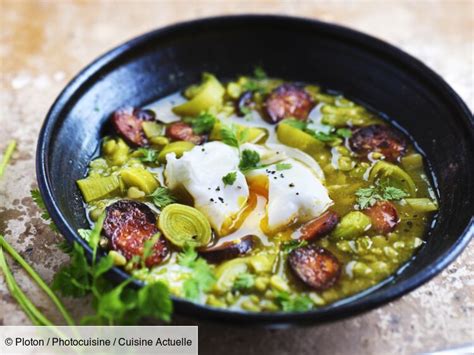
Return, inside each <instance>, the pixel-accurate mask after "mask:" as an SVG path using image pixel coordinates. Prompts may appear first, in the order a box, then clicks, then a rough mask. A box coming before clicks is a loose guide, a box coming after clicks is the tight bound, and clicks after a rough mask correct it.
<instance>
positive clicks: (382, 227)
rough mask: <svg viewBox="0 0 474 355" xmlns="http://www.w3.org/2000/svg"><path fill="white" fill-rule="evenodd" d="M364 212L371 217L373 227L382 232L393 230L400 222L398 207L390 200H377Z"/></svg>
mask: <svg viewBox="0 0 474 355" xmlns="http://www.w3.org/2000/svg"><path fill="white" fill-rule="evenodd" d="M364 212H365V214H366V215H367V216H369V217H370V219H371V221H372V227H373V228H374V229H375V230H376V231H377V232H378V233H381V234H387V233H390V232H392V231H393V230H394V229H395V227H396V226H397V224H398V222H399V219H398V213H397V208H396V207H395V206H394V205H393V203H391V202H388V201H377V202H376V203H375V204H374V205H373V206H372V207H369V208H367V209H366V210H365V211H364Z"/></svg>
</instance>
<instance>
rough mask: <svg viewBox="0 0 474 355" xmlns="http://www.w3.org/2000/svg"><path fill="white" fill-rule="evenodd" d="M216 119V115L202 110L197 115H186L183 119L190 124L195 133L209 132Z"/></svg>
mask: <svg viewBox="0 0 474 355" xmlns="http://www.w3.org/2000/svg"><path fill="white" fill-rule="evenodd" d="M216 121H217V119H216V117H215V116H214V115H211V114H210V113H207V112H203V113H201V114H200V115H199V116H197V117H187V118H185V119H184V122H186V123H190V124H191V126H192V127H193V131H194V133H196V134H203V133H209V132H211V131H212V128H213V127H214V125H215V124H216Z"/></svg>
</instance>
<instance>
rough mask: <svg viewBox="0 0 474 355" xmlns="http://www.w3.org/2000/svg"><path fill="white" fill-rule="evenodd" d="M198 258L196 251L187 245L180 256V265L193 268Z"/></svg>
mask: <svg viewBox="0 0 474 355" xmlns="http://www.w3.org/2000/svg"><path fill="white" fill-rule="evenodd" d="M197 257H198V254H197V252H196V250H195V249H194V248H193V247H192V246H190V245H188V244H186V245H185V246H184V249H183V251H182V252H181V253H179V254H178V264H179V265H181V266H186V267H189V268H191V267H192V265H193V263H194V261H195V260H196V259H197Z"/></svg>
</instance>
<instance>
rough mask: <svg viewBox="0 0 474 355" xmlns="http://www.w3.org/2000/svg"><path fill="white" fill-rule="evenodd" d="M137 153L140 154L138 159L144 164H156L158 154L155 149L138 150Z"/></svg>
mask: <svg viewBox="0 0 474 355" xmlns="http://www.w3.org/2000/svg"><path fill="white" fill-rule="evenodd" d="M137 152H139V153H140V157H138V159H139V160H140V161H142V162H144V163H154V162H156V157H157V152H156V150H154V149H148V148H138V149H137Z"/></svg>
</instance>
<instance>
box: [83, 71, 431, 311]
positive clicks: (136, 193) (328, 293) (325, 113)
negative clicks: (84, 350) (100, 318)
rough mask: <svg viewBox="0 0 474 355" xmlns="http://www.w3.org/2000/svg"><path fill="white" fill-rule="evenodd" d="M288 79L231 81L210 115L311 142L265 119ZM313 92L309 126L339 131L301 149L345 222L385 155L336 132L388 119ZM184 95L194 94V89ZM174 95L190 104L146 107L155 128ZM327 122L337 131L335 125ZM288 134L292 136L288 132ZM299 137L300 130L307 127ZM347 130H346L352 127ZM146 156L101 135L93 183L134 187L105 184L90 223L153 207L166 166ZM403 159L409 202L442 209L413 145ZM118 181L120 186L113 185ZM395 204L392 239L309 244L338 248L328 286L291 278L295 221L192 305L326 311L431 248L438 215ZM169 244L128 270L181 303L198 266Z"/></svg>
mask: <svg viewBox="0 0 474 355" xmlns="http://www.w3.org/2000/svg"><path fill="white" fill-rule="evenodd" d="M282 82H283V81H282V80H279V79H278V80H277V79H260V80H257V79H255V78H251V77H240V78H238V79H237V80H236V81H233V82H230V83H227V85H226V93H225V95H224V102H223V104H222V105H221V106H220V107H219V109H213V110H210V111H211V113H212V114H213V115H215V116H216V117H218V118H219V119H220V120H221V121H222V122H233V123H237V124H239V125H242V126H247V127H259V128H263V129H264V130H266V134H265V139H266V143H268V142H275V143H284V144H287V145H292V146H295V145H301V144H302V143H301V142H302V141H304V139H309V138H307V137H306V136H304V135H302V136H301V137H302V138H298V139H295V140H294V141H291V140H288V139H289V138H288V134H287V135H286V136H285V137H286V138H285V140H288V142H281V141H279V139H278V135H277V133H276V130H277V125H270V124H268V123H267V122H266V121H264V120H263V119H262V117H261V115H260V112H261V109H262V102H263V100H264V98H265V97H266V95H268V93H269V92H270V91H271V90H273V89H274V88H275V87H277V86H278V85H280V84H281V83H282ZM252 85H254V86H255V85H256V86H257V87H258V88H257V89H256V91H255V95H254V100H255V106H254V107H253V108H252V109H250V110H248V111H249V112H246V114H245V116H244V117H237V116H236V114H235V101H236V99H237V98H238V97H239V96H240V94H241V93H242V91H244V88H245V87H247V88H248V87H249V86H252ZM193 90H194V91H196V90H195V89H193ZM306 90H307V92H309V93H310V94H311V95H312V97H313V99H314V100H315V101H316V102H317V103H318V104H317V106H316V107H315V108H314V109H313V111H312V112H311V115H310V119H309V122H310V124H309V125H308V127H312V129H313V130H319V129H323V130H325V129H327V127H330V128H334V129H333V131H332V132H331V134H332V135H333V136H331V137H332V138H330V139H332V141H330V142H327V141H326V142H324V141H316V142H314V141H311V144H306V145H305V146H303V145H302V146H301V147H298V148H302V150H304V151H305V152H306V153H307V154H309V155H310V156H311V157H312V158H313V159H314V160H315V161H316V162H317V163H319V165H320V167H321V168H322V170H323V172H324V175H325V182H324V184H325V187H326V188H327V189H328V191H329V196H330V198H331V199H332V200H333V202H334V203H333V205H332V206H331V207H330V209H331V210H332V211H334V212H336V213H337V214H338V215H339V216H344V215H346V214H348V213H349V212H351V211H355V210H358V208H357V207H356V204H357V196H356V192H357V191H358V190H359V189H361V188H362V189H363V188H368V187H370V186H373V185H374V181H370V178H369V175H370V171H371V169H372V168H373V166H374V165H375V164H377V162H378V161H379V160H380V159H381V158H382V157H381V156H380V154H372V155H371V156H370V158H369V159H365V158H361V157H360V156H358V155H357V154H355V153H354V152H352V151H351V149H350V147H349V145H348V139H347V137H343V136H337V134H336V132H337V131H336V129H337V128H347V129H349V128H351V127H352V126H362V127H363V126H368V125H372V124H382V125H387V124H388V123H387V122H386V121H384V120H382V119H381V118H380V117H379V116H378V115H377V114H375V113H374V112H372V111H369V110H368V109H366V108H364V107H363V106H361V105H358V104H356V103H354V102H352V101H350V100H347V99H346V98H344V97H343V96H341V95H331V94H328V93H324V92H323V91H322V90H321V89H320V88H319V87H317V86H307V87H306ZM189 92H191V94H189ZM186 93H188V94H189V95H192V94H193V91H192V90H191V91H187V92H186ZM194 95H195V93H194ZM177 98H178V101H179V103H181V102H186V100H185V99H183V98H182V97H180V95H179V93H176V94H173V95H171V96H170V97H169V98H164V99H162V100H160V101H158V102H157V103H154V104H152V105H150V106H149V107H151V108H152V109H153V110H155V111H156V112H157V119H158V120H160V117H165V116H166V119H164V121H166V122H167V123H160V126H159V127H158V126H157V127H152V128H153V129H154V130H155V131H156V130H157V129H162V128H163V127H164V126H166V125H169V122H171V121H174V120H179V119H180V118H179V117H178V116H176V115H175V114H173V113H172V112H171V108H172V107H173V104H172V103H170V102H171V101H173V103H174V102H175V101H176V100H177ZM190 102H191V101H190ZM184 110H190V111H192V110H194V108H191V109H190V108H189V107H187V106H186V107H185V108H184ZM161 115H163V116H161ZM327 123H330V124H331V125H330V126H329V125H327ZM282 124H284V121H283V123H279V125H282ZM287 128H288V127H287ZM288 131H289V132H290V131H291V130H290V129H289V128H288ZM293 132H295V134H302V132H303V131H301V132H296V131H293ZM318 132H319V131H318ZM342 132H343V131H341V134H342ZM345 133H346V134H347V131H345ZM211 136H212V134H211ZM290 138H291V137H290ZM303 138H304V139H303ZM311 139H314V138H311ZM155 141H157V142H161V141H160V140H159V139H158V140H156V139H155ZM308 142H309V141H308ZM165 143H166V142H165ZM259 143H263V142H261V141H260V142H259ZM152 148H153V149H154V150H155V151H156V152H157V154H158V153H159V151H160V150H161V149H163V146H160V145H153V146H152ZM188 149H190V148H183V151H186V150H188ZM143 154H144V153H143V152H142V151H140V150H139V149H134V148H132V147H130V146H128V145H127V144H126V143H125V142H124V141H123V140H121V139H119V138H118V137H115V136H114V137H107V138H105V139H104V142H103V144H102V150H101V153H100V157H98V158H97V159H94V160H93V161H92V162H91V163H90V166H89V171H88V176H87V177H88V178H91V177H92V178H98V179H100V178H104V177H110V176H116V177H117V178H119V177H120V176H121V172H123V171H124V169H129V170H128V171H131V173H130V174H131V175H130V174H129V175H127V176H128V180H127V184H124V182H123V179H121V180H120V184H119V185H117V186H115V185H114V186H112V187H110V185H107V186H106V188H109V190H110V191H109V190H107V189H106V188H104V189H99V190H97V189H96V190H97V191H96V190H93V191H92V192H91V193H93V194H94V193H95V194H96V195H97V196H99V197H98V198H97V199H95V200H93V201H91V202H89V203H87V204H86V208H87V210H88V212H89V216H90V218H91V221H92V222H93V221H94V220H96V219H97V217H98V216H99V215H100V214H101V213H102V212H103V211H104V208H105V207H106V206H108V205H110V204H111V203H113V202H115V201H117V200H119V199H123V198H128V199H135V200H138V201H141V202H145V203H147V204H148V205H149V206H153V205H152V203H151V202H152V199H151V198H150V197H149V195H150V192H151V191H144V189H149V188H150V189H151V188H152V189H154V188H155V187H156V186H158V183H159V184H160V185H162V186H163V185H164V183H165V178H164V176H163V163H160V162H159V161H158V160H156V159H154V158H153V157H151V158H150V159H146V158H144V157H143ZM405 157H408V159H405V160H403V161H402V164H400V163H399V162H396V163H395V165H397V166H399V167H402V168H403V169H404V171H405V172H406V173H407V174H408V175H409V176H410V178H411V179H412V180H413V181H414V183H415V186H416V196H410V197H412V198H413V197H416V198H426V199H429V200H431V201H432V202H434V204H436V198H435V194H434V191H433V189H432V187H431V186H430V184H429V180H428V178H427V177H428V176H430V173H429V171H428V170H427V169H426V165H425V163H424V162H423V160H424V159H423V158H422V156H421V155H420V153H419V152H417V151H416V149H415V147H414V145H413V144H411V143H410V142H408V147H407V151H406V153H405ZM149 160H151V161H149ZM420 161H421V163H420ZM130 169H132V170H130ZM143 170H145V171H148V172H150V173H151V175H152V176H154V177H155V179H156V181H157V183H156V186H155V183H153V182H152V183H150V181H149V180H146V178H145V177H143V176H134V175H133V174H134V173H135V172H139V171H143ZM107 181H110V179H109V180H107ZM113 181H114V182H115V180H113ZM132 185H133V186H132ZM132 187H133V188H132ZM104 191H105V192H104ZM104 194H105V195H104ZM96 195H94V196H96ZM176 196H178V202H179V203H183V204H189V205H192V198H190V196H188V195H186V193H183V192H182V191H181V192H180V191H177V192H176ZM392 203H393V204H394V205H395V206H396V210H397V212H398V217H399V219H400V221H399V223H398V224H397V226H396V227H395V229H394V230H393V231H392V232H390V233H387V235H382V234H381V233H378V232H376V231H375V230H373V228H370V229H368V230H366V231H364V232H363V233H362V234H361V235H358V236H354V237H351V238H348V239H341V240H338V239H337V238H334V235H333V234H329V235H326V236H324V237H322V238H319V239H317V240H315V241H313V242H311V243H312V244H315V245H317V246H320V247H323V248H325V249H327V250H329V251H330V252H332V253H333V254H334V256H336V257H337V259H338V260H339V262H340V264H341V273H340V277H339V279H338V281H337V282H336V283H335V284H334V285H333V286H332V287H330V288H328V289H326V290H312V289H311V288H308V287H307V286H306V285H305V284H303V283H302V282H301V281H300V280H298V279H297V278H296V277H295V276H294V274H293V273H292V272H291V270H290V268H289V266H288V263H287V256H288V253H287V252H285V251H284V250H283V246H284V245H287V243H288V242H289V241H291V240H292V236H294V235H295V234H294V233H295V231H297V230H298V228H299V226H300V224H293V225H289V226H288V227H287V228H285V229H284V230H280V231H279V232H277V233H271V234H268V235H266V241H265V243H261V244H259V245H258V246H257V247H256V248H254V249H253V250H252V252H251V253H250V254H248V255H246V256H244V257H240V258H234V259H231V260H228V261H224V262H221V263H218V264H215V265H210V270H211V271H212V273H213V274H214V276H215V278H216V280H217V281H216V284H215V285H214V286H213V287H211V288H210V289H208V290H206V291H205V292H202V294H200V295H199V297H197V298H194V299H193V301H195V302H200V303H206V304H208V305H211V306H215V307H221V308H232V309H243V310H247V311H251V312H259V311H264V312H273V311H281V310H284V311H304V310H306V309H310V308H317V307H322V306H324V305H327V304H329V303H332V302H334V301H337V300H340V299H342V298H344V297H348V296H350V295H353V294H356V293H358V292H360V291H362V290H365V289H367V288H369V287H371V286H374V285H376V284H377V283H379V282H381V281H382V280H384V279H386V278H387V277H389V276H390V275H392V274H394V273H395V272H396V271H397V270H398V269H399V268H400V267H401V266H402V265H403V264H404V263H406V262H407V261H408V260H409V259H410V258H411V257H412V256H413V255H414V253H415V252H416V250H417V248H419V247H420V246H421V245H422V244H423V243H424V241H423V236H424V235H425V234H426V231H427V229H428V226H429V225H430V223H431V220H432V218H433V213H434V212H433V211H427V212H426V211H420V210H419V209H418V210H416V208H414V207H413V206H411V205H410V204H409V203H407V202H406V200H405V199H400V200H396V201H392ZM153 211H154V212H155V213H156V214H157V215H159V208H156V206H154V207H153ZM223 237H225V236H223ZM217 239H218V237H217V236H216V235H214V236H213V242H212V243H215V242H216V241H217ZM212 243H211V244H212ZM171 248H172V250H171V255H170V257H168V258H167V259H166V260H165V261H164V262H163V263H162V264H161V265H158V266H156V267H154V268H152V269H148V268H142V269H136V268H135V269H134V268H131V267H129V268H128V269H127V268H126V269H127V270H128V271H130V272H131V274H132V275H134V276H135V277H137V278H139V279H142V280H145V281H147V282H153V281H155V280H164V281H165V282H166V283H167V284H168V285H169V287H170V290H171V291H172V293H174V294H175V295H177V296H179V297H184V296H185V292H184V291H183V284H184V283H185V282H186V280H189V279H190V278H192V277H193V276H192V275H193V270H192V269H190V268H188V267H185V266H182V265H180V264H179V263H178V262H177V255H178V253H179V252H180V251H181V249H180V248H177V247H171ZM239 275H245V276H239ZM248 275H250V276H248Z"/></svg>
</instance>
